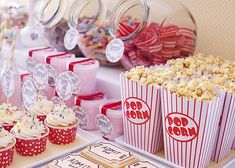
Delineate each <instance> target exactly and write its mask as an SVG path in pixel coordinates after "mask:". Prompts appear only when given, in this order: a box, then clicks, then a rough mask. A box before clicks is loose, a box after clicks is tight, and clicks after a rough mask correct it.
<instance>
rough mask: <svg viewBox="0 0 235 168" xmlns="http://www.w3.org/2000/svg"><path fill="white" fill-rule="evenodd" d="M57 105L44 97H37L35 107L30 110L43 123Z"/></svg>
mask: <svg viewBox="0 0 235 168" xmlns="http://www.w3.org/2000/svg"><path fill="white" fill-rule="evenodd" d="M54 107H55V105H54V103H53V102H52V101H49V100H47V99H46V98H45V97H44V96H41V95H39V96H37V99H36V103H35V105H34V106H33V107H32V108H30V109H29V113H30V114H35V115H36V116H37V117H38V119H39V120H40V121H42V122H44V120H45V119H46V116H47V114H49V113H50V112H52V110H53V109H54Z"/></svg>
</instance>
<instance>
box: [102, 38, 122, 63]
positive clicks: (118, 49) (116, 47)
mask: <svg viewBox="0 0 235 168" xmlns="http://www.w3.org/2000/svg"><path fill="white" fill-rule="evenodd" d="M124 48H125V46H124V43H123V41H122V40H121V39H119V38H115V39H113V40H112V41H110V42H109V44H108V46H107V48H106V58H107V59H108V61H109V62H113V63H115V62H118V61H119V60H120V59H121V58H122V56H123V53H124Z"/></svg>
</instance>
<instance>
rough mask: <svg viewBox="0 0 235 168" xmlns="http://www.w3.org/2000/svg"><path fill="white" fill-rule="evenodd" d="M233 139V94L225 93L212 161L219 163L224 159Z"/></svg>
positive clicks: (234, 113) (234, 100)
mask: <svg viewBox="0 0 235 168" xmlns="http://www.w3.org/2000/svg"><path fill="white" fill-rule="evenodd" d="M234 138H235V94H231V93H228V92H227V93H226V94H225V98H224V103H223V108H222V115H221V118H220V123H219V127H218V130H217V137H216V141H215V144H214V150H213V155H212V160H213V161H215V162H219V161H221V160H223V159H225V158H226V157H227V156H228V155H229V153H230V151H231V146H232V145H233V140H234Z"/></svg>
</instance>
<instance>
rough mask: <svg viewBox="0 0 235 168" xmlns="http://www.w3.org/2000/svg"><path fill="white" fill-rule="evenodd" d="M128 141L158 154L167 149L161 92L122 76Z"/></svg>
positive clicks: (125, 133) (124, 117) (122, 93)
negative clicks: (164, 147) (164, 148)
mask: <svg viewBox="0 0 235 168" xmlns="http://www.w3.org/2000/svg"><path fill="white" fill-rule="evenodd" d="M121 95H122V103H123V113H124V114H123V121H124V125H123V126H124V140H125V142H126V143H128V144H130V145H132V146H134V147H136V148H139V149H141V150H144V151H146V152H149V153H152V154H155V153H156V152H158V151H159V150H161V149H162V148H163V136H162V135H163V134H162V119H161V101H160V100H161V99H160V90H159V89H158V88H156V87H154V86H149V85H143V84H140V83H138V82H134V81H130V80H128V79H127V78H126V77H125V76H124V75H123V74H122V75H121Z"/></svg>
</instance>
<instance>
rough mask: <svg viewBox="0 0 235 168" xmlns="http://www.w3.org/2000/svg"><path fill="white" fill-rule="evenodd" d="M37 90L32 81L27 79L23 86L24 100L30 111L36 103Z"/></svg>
mask: <svg viewBox="0 0 235 168" xmlns="http://www.w3.org/2000/svg"><path fill="white" fill-rule="evenodd" d="M36 97H37V90H36V88H35V86H34V83H33V81H32V80H30V79H27V80H25V81H24V83H23V86H22V99H23V103H24V106H25V108H26V109H30V108H31V107H33V106H34V105H35V103H36Z"/></svg>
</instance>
